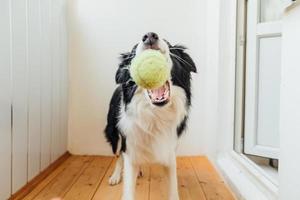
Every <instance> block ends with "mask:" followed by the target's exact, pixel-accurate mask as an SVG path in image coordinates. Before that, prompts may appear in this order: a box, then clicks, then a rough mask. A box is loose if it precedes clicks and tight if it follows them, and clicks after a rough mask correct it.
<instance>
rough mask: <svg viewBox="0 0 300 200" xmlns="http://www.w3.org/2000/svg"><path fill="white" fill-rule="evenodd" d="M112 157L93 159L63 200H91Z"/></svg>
mask: <svg viewBox="0 0 300 200" xmlns="http://www.w3.org/2000/svg"><path fill="white" fill-rule="evenodd" d="M111 162H112V157H95V158H94V160H93V161H92V162H91V164H90V165H89V166H88V167H87V168H86V169H85V170H84V172H83V173H82V174H81V176H80V177H79V178H78V180H77V181H76V183H74V185H73V186H72V188H71V189H70V190H69V191H68V192H67V194H66V195H65V197H64V198H63V199H64V200H82V199H87V200H89V199H91V198H92V197H93V195H94V193H95V192H96V189H97V187H98V186H99V184H100V183H101V181H102V179H103V177H104V175H105V173H106V172H107V169H108V167H109V166H110V164H111Z"/></svg>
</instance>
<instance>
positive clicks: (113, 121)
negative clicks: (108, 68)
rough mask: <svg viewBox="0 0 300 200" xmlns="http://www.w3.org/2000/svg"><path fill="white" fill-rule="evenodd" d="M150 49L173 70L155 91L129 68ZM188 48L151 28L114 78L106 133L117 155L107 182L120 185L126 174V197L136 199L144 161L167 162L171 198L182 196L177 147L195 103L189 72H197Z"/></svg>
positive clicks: (125, 54) (175, 198)
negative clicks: (138, 82)
mask: <svg viewBox="0 0 300 200" xmlns="http://www.w3.org/2000/svg"><path fill="white" fill-rule="evenodd" d="M146 49H154V50H157V51H160V52H161V53H162V54H163V55H164V56H165V57H166V59H167V63H168V65H169V67H170V69H171V77H170V80H168V81H167V82H166V83H165V85H164V86H162V87H160V88H157V89H154V90H147V89H144V88H142V87H140V86H138V85H136V83H135V82H134V81H133V80H132V78H131V76H130V72H129V68H130V63H131V60H132V59H133V58H134V57H135V56H138V55H139V54H140V53H141V52H143V51H144V50H146ZM185 49H186V48H185V47H183V46H179V45H175V46H172V45H171V44H170V43H169V42H167V41H166V40H162V39H160V38H159V36H158V35H157V34H156V33H153V32H150V33H147V34H146V35H144V36H143V38H142V40H141V41H140V42H139V43H138V44H136V45H135V46H134V47H133V49H132V50H131V52H128V53H124V54H122V55H121V63H120V65H119V68H118V70H117V72H116V77H115V78H116V83H117V84H118V87H117V89H116V90H115V92H114V94H113V96H112V99H111V102H110V107H109V112H108V116H107V126H106V128H105V136H106V138H107V141H108V142H109V143H110V144H111V146H112V151H113V153H114V154H116V155H117V157H118V159H117V162H116V166H115V170H114V172H113V174H112V176H111V177H110V180H109V183H110V184H111V185H115V184H118V183H119V182H120V180H121V177H122V174H123V179H124V190H123V200H133V199H134V195H135V194H134V193H135V184H136V178H137V176H138V175H139V174H141V173H140V167H141V165H143V164H147V163H160V164H162V165H164V166H165V168H166V169H167V170H166V171H167V175H168V180H169V199H170V200H178V199H179V196H178V191H177V174H176V152H175V151H176V147H177V142H178V138H179V137H180V136H181V134H182V132H183V131H184V129H185V127H186V123H187V119H188V113H189V107H190V105H191V73H192V72H195V73H196V66H195V64H194V62H193V60H192V59H191V57H190V56H189V55H188V54H187V53H186V52H185ZM122 171H123V173H122Z"/></svg>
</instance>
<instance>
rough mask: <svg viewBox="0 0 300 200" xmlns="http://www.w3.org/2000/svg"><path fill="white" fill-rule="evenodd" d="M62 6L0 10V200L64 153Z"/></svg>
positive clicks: (39, 3)
mask: <svg viewBox="0 0 300 200" xmlns="http://www.w3.org/2000/svg"><path fill="white" fill-rule="evenodd" d="M65 6H66V4H65V1H62V0H3V1H1V6H0V69H1V70H0V88H1V93H0V110H1V112H0V163H1V165H0V177H1V178H0V199H7V198H8V197H9V196H10V195H11V194H12V193H15V192H17V191H18V190H19V189H20V188H22V187H23V186H24V185H25V184H26V183H27V182H28V181H30V180H32V178H34V177H35V176H36V175H38V174H39V173H40V172H41V171H42V170H44V169H45V168H46V167H47V166H49V165H50V164H51V163H52V162H53V161H55V160H57V159H58V158H59V157H60V156H61V155H63V154H64V153H65V152H66V151H67V95H68V92H67V88H68V84H67V82H68V75H67V71H68V68H67V49H66V48H67V39H66V37H67V36H66V34H67V32H66V24H65V23H66V20H65V14H66V8H65Z"/></svg>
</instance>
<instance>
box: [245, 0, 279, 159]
mask: <svg viewBox="0 0 300 200" xmlns="http://www.w3.org/2000/svg"><path fill="white" fill-rule="evenodd" d="M282 8H283V6H282V0H250V1H248V15H247V49H246V51H247V53H246V90H245V91H246V92H245V95H246V97H245V148H244V151H245V153H246V154H251V155H257V156H263V157H269V158H278V156H279V155H278V154H279V101H280V72H281V20H280V19H281V14H282Z"/></svg>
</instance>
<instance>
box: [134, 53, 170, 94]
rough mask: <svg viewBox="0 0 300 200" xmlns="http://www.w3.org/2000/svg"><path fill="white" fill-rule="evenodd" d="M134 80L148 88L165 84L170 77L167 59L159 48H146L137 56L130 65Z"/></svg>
mask: <svg viewBox="0 0 300 200" xmlns="http://www.w3.org/2000/svg"><path fill="white" fill-rule="evenodd" d="M130 75H131V77H132V79H133V80H134V82H135V83H136V84H137V85H139V86H141V87H143V88H146V89H155V88H159V87H161V86H163V85H164V84H165V83H166V81H167V80H168V79H169V77H170V68H169V67H168V64H167V59H166V58H165V56H164V55H162V54H161V53H160V52H159V51H157V50H152V49H149V50H145V51H143V52H142V53H141V54H140V55H138V56H136V57H135V58H134V59H133V60H132V62H131V66H130Z"/></svg>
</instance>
